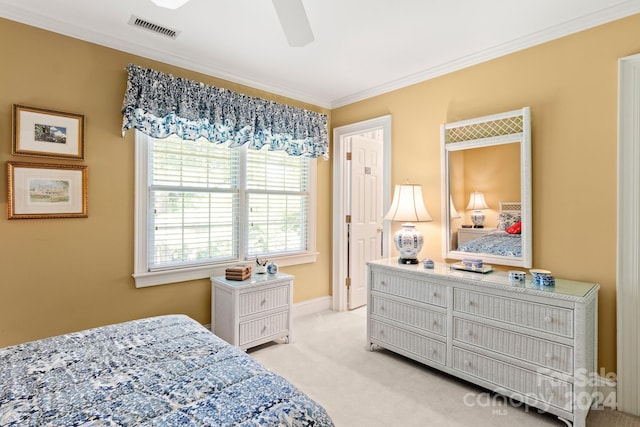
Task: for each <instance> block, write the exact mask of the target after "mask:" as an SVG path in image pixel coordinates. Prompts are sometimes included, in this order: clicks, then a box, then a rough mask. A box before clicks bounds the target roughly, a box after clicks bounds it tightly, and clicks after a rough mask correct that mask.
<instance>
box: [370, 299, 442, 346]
mask: <svg viewBox="0 0 640 427" xmlns="http://www.w3.org/2000/svg"><path fill="white" fill-rule="evenodd" d="M371 304H372V307H371V315H373V316H378V317H385V318H387V319H391V320H395V321H397V322H401V323H404V324H406V325H410V326H413V327H415V328H418V329H423V330H425V331H429V332H434V333H436V334H440V335H443V336H445V335H446V334H447V317H446V314H445V313H439V312H435V311H432V310H427V309H426V308H423V307H418V306H416V305H412V304H406V303H404V302H401V301H396V300H393V299H389V298H384V297H381V296H379V295H378V294H372V295H371Z"/></svg>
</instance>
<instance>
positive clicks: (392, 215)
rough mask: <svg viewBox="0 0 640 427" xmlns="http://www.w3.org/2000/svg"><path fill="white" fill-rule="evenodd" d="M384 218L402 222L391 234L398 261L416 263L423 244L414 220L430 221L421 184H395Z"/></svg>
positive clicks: (422, 238) (422, 237)
mask: <svg viewBox="0 0 640 427" xmlns="http://www.w3.org/2000/svg"><path fill="white" fill-rule="evenodd" d="M384 219H389V220H391V221H397V222H402V223H403V224H402V228H401V229H400V230H398V231H397V232H396V234H395V235H394V236H393V242H394V243H395V245H396V249H397V250H398V253H399V254H400V258H399V259H398V263H400V264H417V263H418V254H419V253H420V250H422V245H423V244H424V236H423V235H422V233H421V232H420V231H419V230H417V229H416V226H415V224H414V222H427V221H431V220H432V219H431V215H429V212H427V208H426V207H425V206H424V200H423V199H422V186H420V185H413V184H405V185H396V187H395V192H394V194H393V202H391V207H390V208H389V212H387V214H386V215H385V217H384Z"/></svg>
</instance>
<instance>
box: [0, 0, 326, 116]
mask: <svg viewBox="0 0 640 427" xmlns="http://www.w3.org/2000/svg"><path fill="white" fill-rule="evenodd" d="M0 18H6V19H9V20H11V21H16V22H20V23H22V24H26V25H30V26H33V27H37V28H40V29H43V30H47V31H51V32H54V33H58V34H62V35H64V36H68V37H72V38H76V39H80V40H83V41H86V42H89V43H93V44H97V45H100V46H104V47H108V48H111V49H115V50H119V51H122V52H126V53H130V54H133V55H137V56H142V57H144V58H148V59H153V60H155V61H159V62H163V63H166V64H169V65H173V66H176V67H181V68H185V69H187V70H190V71H195V72H198V73H202V74H206V75H208V76H211V77H215V78H218V79H223V80H228V81H230V82H233V83H237V84H241V85H245V86H249V87H251V88H253V89H259V90H262V91H265V92H269V93H273V94H275V95H280V96H284V97H287V98H291V99H294V100H297V101H301V102H305V103H308V104H312V105H315V106H318V107H322V108H330V107H331V101H330V100H328V99H319V98H316V97H314V96H311V95H309V94H305V93H302V92H299V91H295V90H293V89H291V88H285V87H281V86H276V85H271V84H266V83H265V82H263V81H259V80H258V79H257V78H256V77H253V76H240V75H237V74H234V73H232V72H229V71H226V70H224V69H221V68H217V67H215V66H211V65H209V64H204V63H200V62H194V61H193V60H190V59H188V58H185V57H182V56H178V55H172V54H169V53H167V52H164V51H161V50H159V49H154V48H153V47H150V46H148V45H141V44H136V43H134V42H132V41H131V40H125V39H122V38H120V37H118V36H117V35H114V34H104V33H101V32H98V31H93V30H88V29H86V28H81V27H79V26H77V25H73V24H70V23H67V22H62V21H59V20H56V19H53V18H50V17H48V16H45V15H40V14H35V13H31V12H26V11H24V10H23V9H20V8H16V7H13V6H9V5H4V4H0Z"/></svg>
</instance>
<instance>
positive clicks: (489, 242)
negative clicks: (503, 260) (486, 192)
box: [456, 202, 522, 257]
mask: <svg viewBox="0 0 640 427" xmlns="http://www.w3.org/2000/svg"><path fill="white" fill-rule="evenodd" d="M520 221H521V213H520V202H500V212H499V213H498V226H497V228H496V229H495V230H494V231H490V232H487V233H483V234H481V235H480V236H479V237H478V238H476V239H473V240H468V241H465V242H463V243H460V244H459V245H458V248H457V249H456V250H458V251H460V252H468V253H481V254H491V255H499V256H511V257H521V256H522V234H521V231H522V226H521V222H520Z"/></svg>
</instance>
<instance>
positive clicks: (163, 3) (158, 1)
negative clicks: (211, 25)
mask: <svg viewBox="0 0 640 427" xmlns="http://www.w3.org/2000/svg"><path fill="white" fill-rule="evenodd" d="M151 1H152V2H153V3H155V5H156V6H160V7H164V8H167V9H177V8H179V7H180V6H182V5H184V4H185V3H186V2H188V1H189V0H151Z"/></svg>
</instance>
